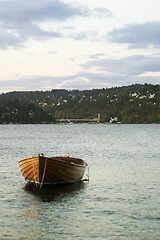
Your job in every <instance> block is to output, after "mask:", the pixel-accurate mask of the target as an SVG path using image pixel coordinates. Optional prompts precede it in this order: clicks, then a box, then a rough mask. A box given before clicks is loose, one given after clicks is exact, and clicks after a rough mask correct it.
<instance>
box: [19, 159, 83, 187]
mask: <svg viewBox="0 0 160 240" xmlns="http://www.w3.org/2000/svg"><path fill="white" fill-rule="evenodd" d="M19 166H20V168H21V172H22V175H23V176H24V178H25V180H26V181H28V182H35V183H37V184H41V185H42V184H63V183H74V182H77V181H80V180H81V179H82V178H83V176H84V173H85V170H86V166H87V164H86V163H85V161H84V160H82V159H79V158H71V157H50V158H48V157H44V156H35V157H31V158H26V159H23V160H21V161H19Z"/></svg>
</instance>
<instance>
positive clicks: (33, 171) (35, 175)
mask: <svg viewBox="0 0 160 240" xmlns="http://www.w3.org/2000/svg"><path fill="white" fill-rule="evenodd" d="M32 165H33V173H34V181H35V183H36V185H37V182H36V174H35V169H34V162H33V157H32Z"/></svg>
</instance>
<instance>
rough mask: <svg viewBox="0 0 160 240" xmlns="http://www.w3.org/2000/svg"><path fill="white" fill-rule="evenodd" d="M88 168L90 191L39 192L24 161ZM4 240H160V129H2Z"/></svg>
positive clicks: (78, 187) (0, 235)
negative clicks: (66, 158) (42, 159)
mask: <svg viewBox="0 0 160 240" xmlns="http://www.w3.org/2000/svg"><path fill="white" fill-rule="evenodd" d="M41 152H43V153H44V154H45V155H47V156H54V155H66V154H67V153H70V155H71V156H74V157H80V158H83V159H84V160H86V161H87V163H88V164H89V170H90V181H89V183H79V184H72V185H69V186H61V187H58V188H53V189H41V190H36V189H34V188H30V187H29V186H28V185H26V183H25V181H24V179H23V177H22V176H21V172H20V169H19V166H18V161H19V160H20V159H23V158H26V157H30V156H32V155H35V154H38V153H41ZM0 156H1V158H0V239H61V240H63V239H68V240H71V239H111V240H112V239H117V240H120V239H133V240H135V239H138V240H139V239H144V240H147V239H148V240H150V239H151V240H154V239H160V125H105V124H75V125H74V124H73V125H0Z"/></svg>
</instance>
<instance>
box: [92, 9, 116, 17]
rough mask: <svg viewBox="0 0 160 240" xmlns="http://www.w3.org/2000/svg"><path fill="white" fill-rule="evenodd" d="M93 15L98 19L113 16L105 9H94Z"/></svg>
mask: <svg viewBox="0 0 160 240" xmlns="http://www.w3.org/2000/svg"><path fill="white" fill-rule="evenodd" d="M94 15H95V16H98V17H113V14H112V13H111V11H110V10H109V9H107V8H95V9H94Z"/></svg>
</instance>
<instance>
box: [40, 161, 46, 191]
mask: <svg viewBox="0 0 160 240" xmlns="http://www.w3.org/2000/svg"><path fill="white" fill-rule="evenodd" d="M46 166H47V158H46V161H45V165H44V171H43V177H42V181H41V185H40V188H41V187H42V185H43V181H44V176H45V173H46Z"/></svg>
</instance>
